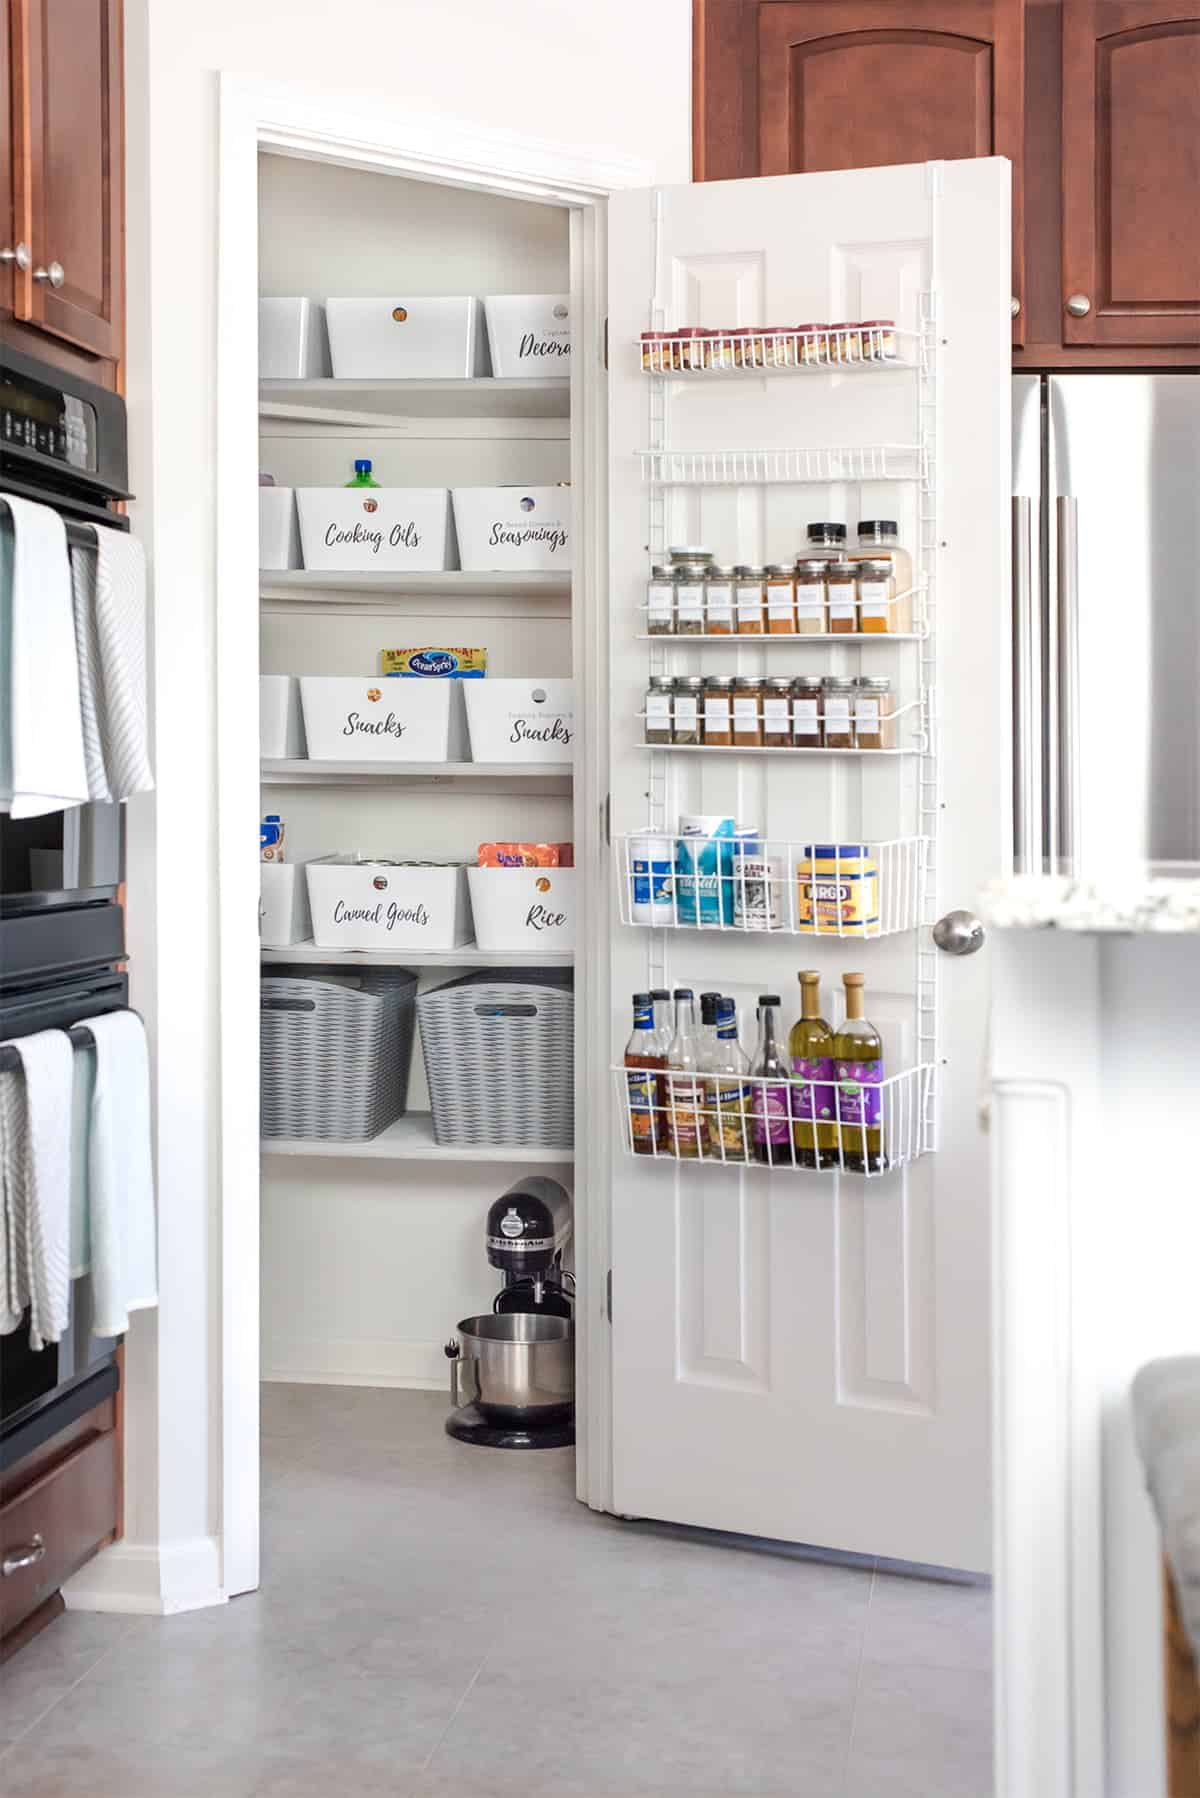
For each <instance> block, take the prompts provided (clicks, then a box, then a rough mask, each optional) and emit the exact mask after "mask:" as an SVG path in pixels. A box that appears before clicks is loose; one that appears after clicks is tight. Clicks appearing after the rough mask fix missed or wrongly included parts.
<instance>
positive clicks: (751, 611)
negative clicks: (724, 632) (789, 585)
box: [733, 562, 766, 637]
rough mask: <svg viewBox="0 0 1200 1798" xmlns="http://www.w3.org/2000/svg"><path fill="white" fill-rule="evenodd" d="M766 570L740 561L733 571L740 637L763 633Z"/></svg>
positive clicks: (734, 599) (759, 635)
mask: <svg viewBox="0 0 1200 1798" xmlns="http://www.w3.org/2000/svg"><path fill="white" fill-rule="evenodd" d="M765 578H766V574H765V570H764V569H762V568H755V567H754V566H752V565H751V564H749V563H746V562H739V563H738V565H737V567H736V568H735V569H734V571H733V610H734V617H735V619H736V621H737V634H738V636H739V637H761V636H762V634H763V628H764V627H763V581H764V580H765Z"/></svg>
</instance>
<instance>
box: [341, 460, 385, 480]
mask: <svg viewBox="0 0 1200 1798" xmlns="http://www.w3.org/2000/svg"><path fill="white" fill-rule="evenodd" d="M346 485H347V487H378V485H379V482H378V481H376V480H374V479H373V478H372V475H371V458H370V457H369V456H356V457H355V459H354V479H353V480H352V481H347V482H346Z"/></svg>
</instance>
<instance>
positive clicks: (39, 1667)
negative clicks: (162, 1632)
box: [0, 1611, 141, 1747]
mask: <svg viewBox="0 0 1200 1798" xmlns="http://www.w3.org/2000/svg"><path fill="white" fill-rule="evenodd" d="M139 1627H141V1620H140V1619H139V1618H134V1617H102V1616H97V1615H89V1614H88V1613H86V1612H82V1611H67V1612H66V1613H65V1615H64V1616H61V1617H57V1618H55V1620H54V1622H53V1623H51V1624H49V1625H48V1626H47V1627H46V1628H45V1629H44V1630H43V1631H42V1633H41V1634H40V1635H38V1636H35V1637H34V1639H33V1641H32V1642H30V1643H29V1644H28V1646H27V1647H25V1648H23V1649H22V1650H21V1652H20V1654H18V1655H14V1657H13V1658H12V1660H10V1661H6V1662H5V1664H4V1666H3V1667H0V1747H4V1746H7V1745H8V1744H9V1743H11V1742H14V1741H16V1740H17V1738H18V1737H20V1736H22V1735H24V1733H25V1731H26V1730H27V1729H29V1728H30V1727H31V1726H32V1725H33V1724H34V1723H36V1722H37V1720H38V1718H39V1717H40V1716H42V1714H43V1713H44V1712H45V1711H47V1710H49V1709H50V1707H51V1706H52V1705H54V1704H56V1703H57V1702H58V1700H59V1699H60V1698H62V1697H63V1696H64V1694H65V1693H67V1692H69V1691H70V1689H71V1687H72V1686H73V1685H75V1684H76V1682H77V1681H78V1680H81V1679H82V1678H83V1676H84V1674H85V1673H87V1671H88V1669H89V1668H91V1667H93V1666H95V1664H96V1662H97V1661H98V1660H99V1659H100V1658H101V1656H102V1655H105V1654H108V1652H109V1651H110V1650H111V1649H112V1648H114V1647H115V1646H116V1644H117V1643H118V1642H120V1641H122V1640H123V1639H124V1638H125V1637H127V1636H128V1635H129V1633H130V1631H131V1630H134V1629H137V1628H139Z"/></svg>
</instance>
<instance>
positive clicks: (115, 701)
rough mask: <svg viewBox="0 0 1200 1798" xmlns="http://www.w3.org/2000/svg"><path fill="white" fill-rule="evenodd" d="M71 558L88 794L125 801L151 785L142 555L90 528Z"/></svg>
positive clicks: (119, 537) (129, 543)
mask: <svg viewBox="0 0 1200 1798" xmlns="http://www.w3.org/2000/svg"><path fill="white" fill-rule="evenodd" d="M94 528H95V533H96V548H95V549H94V550H93V549H75V550H73V551H72V554H71V585H72V594H73V604H74V624H75V646H76V653H77V656H78V663H79V699H80V710H81V715H82V728H83V744H84V755H85V759H86V763H87V778H88V791H89V794H90V796H91V797H92V798H93V799H128V798H129V796H130V795H131V794H132V793H146V792H148V791H149V790H150V788H151V787H152V786H153V785H154V775H153V774H152V773H151V770H150V757H149V753H148V748H147V744H148V741H149V729H148V725H147V719H146V558H145V553H144V551H143V549H142V546H141V544H140V543H139V542H138V540H137V538H136V537H130V536H129V535H128V534H127V533H125V532H123V531H114V530H112V529H110V528H108V527H106V526H104V525H97V526H95V527H94Z"/></svg>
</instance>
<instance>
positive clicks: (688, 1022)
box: [666, 986, 704, 1161]
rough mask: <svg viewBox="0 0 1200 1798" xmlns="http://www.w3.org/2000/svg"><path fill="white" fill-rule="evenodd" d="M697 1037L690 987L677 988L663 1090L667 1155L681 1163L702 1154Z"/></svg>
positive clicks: (700, 1089)
mask: <svg viewBox="0 0 1200 1798" xmlns="http://www.w3.org/2000/svg"><path fill="white" fill-rule="evenodd" d="M699 1037H700V1033H699V1030H698V1028H697V1025H696V1000H695V995H694V994H693V992H692V989H691V987H690V986H677V987H676V988H675V1034H674V1036H673V1037H672V1038H671V1047H670V1051H669V1052H668V1055H667V1075H666V1088H667V1129H668V1131H669V1142H670V1151H671V1153H672V1154H674V1155H676V1156H677V1157H678V1158H679V1159H680V1160H681V1161H696V1160H698V1159H699V1157H700V1156H701V1155H702V1154H703V1153H704V1083H703V1081H702V1080H701V1078H700V1040H699Z"/></svg>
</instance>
